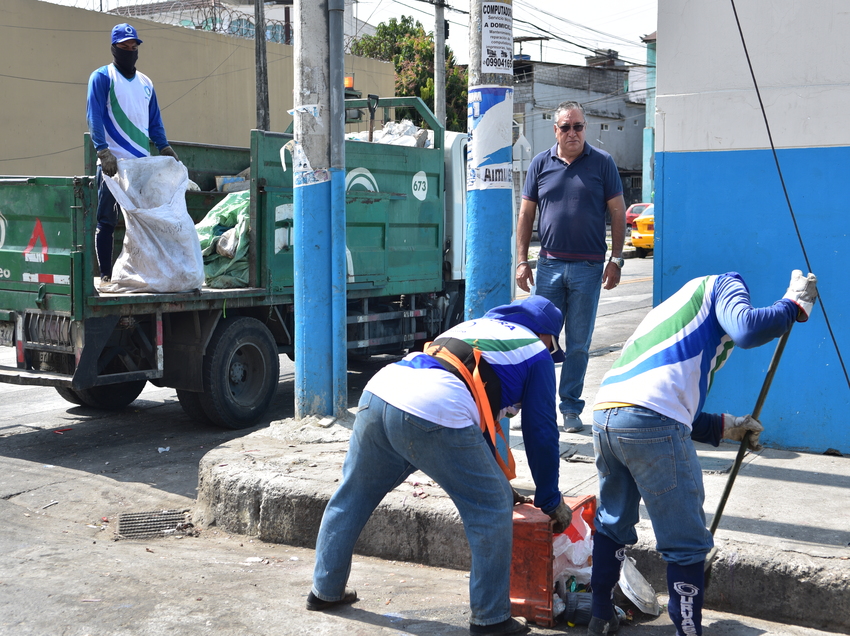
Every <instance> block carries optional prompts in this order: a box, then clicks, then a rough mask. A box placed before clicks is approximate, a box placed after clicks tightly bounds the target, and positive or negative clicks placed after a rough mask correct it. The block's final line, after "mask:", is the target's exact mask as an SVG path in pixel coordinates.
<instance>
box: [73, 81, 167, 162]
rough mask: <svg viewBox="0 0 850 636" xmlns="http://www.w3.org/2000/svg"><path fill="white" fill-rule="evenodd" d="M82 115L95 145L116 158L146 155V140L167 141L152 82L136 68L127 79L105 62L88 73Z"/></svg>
mask: <svg viewBox="0 0 850 636" xmlns="http://www.w3.org/2000/svg"><path fill="white" fill-rule="evenodd" d="M86 116H87V119H88V124H89V131H90V132H91V136H92V142H93V143H94V146H95V148H96V149H97V150H104V149H105V148H109V150H111V151H112V154H114V155H115V157H116V158H118V159H135V158H137V157H147V156H149V155H150V141H153V142H154V144H155V145H156V147H157V148H159V149H160V150H162V149H163V148H165V147H166V146H167V145H168V139H167V138H166V136H165V127H164V126H163V124H162V117H161V115H160V112H159V104H158V103H157V100H156V92H155V91H154V88H153V82H152V81H151V80H150V78H149V77H148V76H147V75H145V74H144V73H141V72H139V71H136V74H135V75H134V76H133V77H132V79H127V78H126V77H124V76H123V75H122V74H121V73H120V72H119V71H118V69H117V68H116V67H115V65H114V64H109V65H107V66H102V67H101V68H99V69H97V70H96V71H95V72H94V73H92V74H91V77H90V78H89V87H88V100H87V112H86Z"/></svg>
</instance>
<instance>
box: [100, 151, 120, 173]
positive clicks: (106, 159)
mask: <svg viewBox="0 0 850 636" xmlns="http://www.w3.org/2000/svg"><path fill="white" fill-rule="evenodd" d="M97 158H98V159H100V169H101V171H102V172H103V174H105V175H106V176H107V177H112V176H115V173H116V172H118V159H116V158H115V155H113V154H112V151H111V150H110V149H109V148H104V149H103V150H98V151H97Z"/></svg>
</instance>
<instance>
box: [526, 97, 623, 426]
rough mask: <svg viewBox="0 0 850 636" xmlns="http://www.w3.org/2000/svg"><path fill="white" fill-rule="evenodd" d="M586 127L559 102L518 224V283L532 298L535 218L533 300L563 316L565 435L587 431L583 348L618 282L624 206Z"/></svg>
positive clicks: (618, 184)
mask: <svg viewBox="0 0 850 636" xmlns="http://www.w3.org/2000/svg"><path fill="white" fill-rule="evenodd" d="M586 128H587V121H586V119H585V115H584V109H583V108H582V106H581V104H579V103H578V102H562V103H561V104H560V105H559V106H558V109H557V111H555V139H556V140H557V143H556V144H555V145H554V146H552V148H550V149H549V150H546V151H544V152H541V153H540V154H539V155H537V156H536V157H534V159H533V160H532V162H531V165H530V166H529V168H528V175H527V176H526V179H525V187H524V188H523V191H522V204H521V206H520V211H519V221H518V223H517V243H516V244H517V258H518V259H519V265H518V266H517V271H516V281H517V284H518V285H519V287H520V289H523V290H525V291H530V288H531V286H534V283H535V281H534V274H533V273H532V271H531V267H529V265H528V244H529V242H530V240H531V230H532V227H533V224H534V216H535V214H536V213H537V209H538V208H539V209H540V219H539V220H538V223H537V232H538V235H539V236H540V255H539V257H538V260H537V285H536V289H535V290H534V292H533V293H535V294H539V295H541V296H544V297H546V298H548V299H549V300H550V301H552V303H554V305H555V306H556V307H558V308H559V309H560V310H561V313H563V314H564V322H565V325H566V328H565V330H564V337H565V344H564V353H565V355H566V359H565V360H564V363H563V366H562V367H561V381H560V385H559V387H558V394H559V396H560V403H559V405H558V407H559V409H560V411H561V414H562V415H563V418H564V430H566V431H567V432H568V433H577V432H579V431H581V430H582V428H584V426H583V424H582V422H581V418H580V415H581V412H582V410H584V400H582V399H581V393H582V390H583V388H584V375H585V372H586V371H587V361H588V349H589V348H590V339H591V337H592V335H593V325H594V323H595V321H596V308H597V306H598V304H599V290H600V289H601V287H603V286H604V287H605V289H613V288H614V287H616V286H617V284H618V283H619V282H620V268H621V267H622V266H623V258H622V254H623V240H624V239H625V235H626V204H625V201H624V200H623V184H622V181H621V180H620V174H619V172H618V171H617V166H616V164H615V163H614V160H613V159H612V158H611V155H609V154H608V153H607V152H605V151H604V150H599V149H598V148H594V147H593V146H591V145H590V144H588V143H587V142H586V141H585V138H584V137H585V130H586ZM606 210H607V211H608V212H610V214H611V242H612V247H611V257H610V258H609V259H608V260H607V262H606V260H605V255H606V253H607V249H608V248H607V244H606V241H605V211H606Z"/></svg>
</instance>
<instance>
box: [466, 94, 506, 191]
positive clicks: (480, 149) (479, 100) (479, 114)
mask: <svg viewBox="0 0 850 636" xmlns="http://www.w3.org/2000/svg"><path fill="white" fill-rule="evenodd" d="M513 115H514V90H513V88H511V87H510V86H473V87H471V88H470V89H469V103H468V108H467V118H468V121H467V132H468V134H469V143H468V145H467V150H466V153H467V157H466V166H467V177H466V188H467V190H489V189H510V188H512V187H513V150H512V144H511V141H512V137H511V132H512V128H513Z"/></svg>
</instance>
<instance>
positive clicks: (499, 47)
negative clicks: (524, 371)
mask: <svg viewBox="0 0 850 636" xmlns="http://www.w3.org/2000/svg"><path fill="white" fill-rule="evenodd" d="M513 47H514V45H513V7H512V5H511V2H510V0H507V1H506V2H492V1H491V2H486V3H484V2H482V1H481V0H472V2H470V4H469V85H468V88H467V95H468V102H467V132H468V134H469V144H468V146H467V153H466V158H467V165H466V168H467V169H466V175H467V179H466V296H465V299H464V317H465V318H466V319H467V320H471V319H473V318H479V317H481V316H483V315H484V314H485V313H487V310H489V309H492V308H493V307H495V306H497V305H505V304H507V303H509V302H511V298H512V297H513V294H512V290H513V286H514V276H513V271H512V270H511V263H512V261H513V258H512V256H513V251H512V248H513V246H512V244H511V243H512V236H513V222H514V213H513V186H514V177H513V115H514V92H513V88H512V84H513V59H514V52H513ZM501 424H502V429H503V430H504V432H505V439H506V440H507V442H508V443H509V444H510V431H511V429H510V426H509V423H508V421H507V419H506V418H505V419H503V420H502V422H501ZM496 452H498V453H499V454H500V455H501V456H502V459H504V460H507V449H506V448H504V447H502V445H501V444H499V445H498V446H497V448H496Z"/></svg>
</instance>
